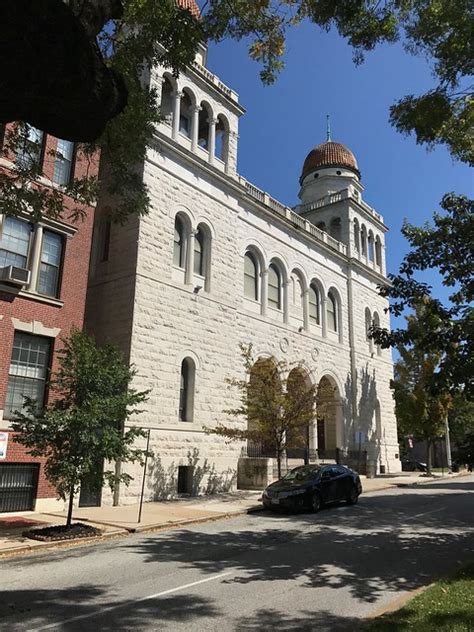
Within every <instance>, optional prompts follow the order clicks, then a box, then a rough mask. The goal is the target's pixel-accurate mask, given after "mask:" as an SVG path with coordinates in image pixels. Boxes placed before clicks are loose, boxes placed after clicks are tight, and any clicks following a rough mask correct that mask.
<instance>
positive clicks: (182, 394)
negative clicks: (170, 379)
mask: <svg viewBox="0 0 474 632" xmlns="http://www.w3.org/2000/svg"><path fill="white" fill-rule="evenodd" d="M195 373H196V365H195V364H194V360H193V359H192V358H184V360H183V361H182V363H181V379H180V388H179V420H180V421H192V420H193V415H194V410H193V409H194V381H195Z"/></svg>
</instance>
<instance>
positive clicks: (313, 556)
mask: <svg viewBox="0 0 474 632" xmlns="http://www.w3.org/2000/svg"><path fill="white" fill-rule="evenodd" d="M469 557H471V558H473V557H474V476H468V477H463V478H460V479H456V480H453V481H443V482H440V483H431V484H428V485H425V486H423V487H421V486H420V487H417V488H411V489H403V490H398V489H397V490H386V491H380V492H372V493H370V494H366V495H365V496H363V497H362V498H361V500H360V503H359V505H358V506H356V507H349V506H346V505H344V504H341V505H340V506H339V507H333V508H330V509H325V510H323V511H321V512H320V513H319V514H317V515H311V514H300V515H293V516H279V515H272V514H267V513H259V514H254V515H249V516H241V517H238V518H234V519H230V520H225V521H221V522H215V523H209V524H203V525H197V526H195V527H193V528H191V527H190V528H187V529H180V530H173V531H169V532H167V533H155V534H153V533H148V534H141V535H135V536H131V537H130V538H127V539H124V540H117V541H111V542H107V543H104V544H98V545H94V546H89V547H87V546H81V547H77V548H75V549H68V550H64V551H61V552H54V553H50V554H38V555H35V556H31V557H29V558H21V559H18V560H15V559H9V560H4V561H2V562H1V563H0V594H1V604H2V605H1V617H0V630H8V631H9V632H10V631H16V630H31V629H34V630H45V629H54V630H68V631H69V630H71V631H76V630H106V631H109V630H110V631H112V630H173V631H174V630H185V629H186V630H188V631H189V630H196V631H199V632H200V631H204V630H206V631H208V630H219V631H223V630H224V631H226V630H232V631H239V632H244V631H250V630H270V629H271V628H276V629H278V630H279V631H281V630H285V631H294V632H296V631H297V630H298V631H301V630H318V632H319V631H323V632H324V631H328V632H329V631H331V632H334V631H337V630H351V631H352V630H356V629H357V627H358V624H359V622H360V618H361V617H364V616H367V615H369V614H370V613H371V612H374V611H377V610H379V609H380V608H381V607H383V606H385V605H386V604H388V603H390V602H391V601H392V600H394V599H395V598H398V597H400V596H401V595H403V594H405V593H406V592H407V591H411V590H413V589H414V588H417V587H419V586H421V585H424V584H426V583H428V582H430V581H431V579H432V578H433V577H436V576H437V575H438V574H441V573H444V572H446V571H449V570H451V569H452V568H453V567H456V566H457V564H458V562H459V561H460V560H465V559H467V558H469Z"/></svg>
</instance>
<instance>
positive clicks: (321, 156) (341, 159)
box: [300, 140, 360, 181]
mask: <svg viewBox="0 0 474 632" xmlns="http://www.w3.org/2000/svg"><path fill="white" fill-rule="evenodd" d="M321 167H344V168H346V169H351V170H352V171H354V172H355V173H356V174H357V175H358V176H359V178H360V172H359V167H358V166H357V160H356V159H355V156H354V154H353V153H352V151H351V150H350V149H348V148H347V147H346V146H345V145H342V144H341V143H334V142H333V141H331V140H329V141H327V142H326V143H321V145H318V146H317V147H315V148H314V149H312V150H311V151H310V152H309V154H308V155H307V156H306V160H305V161H304V165H303V172H302V174H301V178H300V181H302V180H303V178H305V177H306V176H307V175H308V173H310V172H311V171H314V170H315V169H319V168H321Z"/></svg>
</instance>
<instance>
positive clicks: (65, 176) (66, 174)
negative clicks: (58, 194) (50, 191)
mask: <svg viewBox="0 0 474 632" xmlns="http://www.w3.org/2000/svg"><path fill="white" fill-rule="evenodd" d="M73 157H74V143H71V141H69V140H61V139H59V140H58V145H57V147H56V156H55V158H54V174H53V182H56V184H59V185H61V186H66V185H67V184H69V181H70V179H71V171H72V161H73Z"/></svg>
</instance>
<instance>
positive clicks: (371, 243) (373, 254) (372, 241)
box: [367, 231, 375, 261]
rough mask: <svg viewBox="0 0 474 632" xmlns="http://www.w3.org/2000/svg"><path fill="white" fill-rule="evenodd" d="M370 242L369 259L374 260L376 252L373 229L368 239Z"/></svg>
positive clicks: (368, 242)
mask: <svg viewBox="0 0 474 632" xmlns="http://www.w3.org/2000/svg"><path fill="white" fill-rule="evenodd" d="M367 244H368V248H367V249H368V258H369V261H374V258H375V253H374V235H373V233H372V231H369V237H368V239H367Z"/></svg>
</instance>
